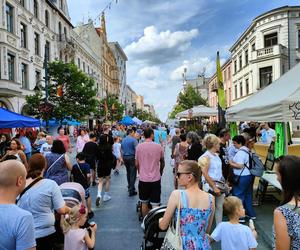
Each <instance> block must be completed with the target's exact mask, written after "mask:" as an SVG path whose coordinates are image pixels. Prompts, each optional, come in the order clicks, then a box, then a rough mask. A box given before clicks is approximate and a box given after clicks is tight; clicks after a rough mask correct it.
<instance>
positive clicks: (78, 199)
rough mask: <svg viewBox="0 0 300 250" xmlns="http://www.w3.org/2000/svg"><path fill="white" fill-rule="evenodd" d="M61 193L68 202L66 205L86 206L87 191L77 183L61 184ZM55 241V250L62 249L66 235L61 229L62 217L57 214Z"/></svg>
mask: <svg viewBox="0 0 300 250" xmlns="http://www.w3.org/2000/svg"><path fill="white" fill-rule="evenodd" d="M59 187H60V191H61V193H62V196H63V199H64V201H65V202H66V205H67V206H68V207H70V208H72V207H74V206H76V205H79V204H80V203H83V204H84V205H86V201H85V190H84V188H83V187H82V186H81V185H80V184H79V183H76V182H65V183H63V184H61V185H60V186H59ZM55 230H56V233H55V239H56V240H55V241H56V246H55V250H58V249H59V250H60V249H62V246H63V243H64V234H63V232H62V229H61V227H60V215H59V214H57V213H55Z"/></svg>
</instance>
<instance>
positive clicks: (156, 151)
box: [135, 128, 165, 217]
mask: <svg viewBox="0 0 300 250" xmlns="http://www.w3.org/2000/svg"><path fill="white" fill-rule="evenodd" d="M144 136H145V139H146V141H145V142H143V143H141V144H139V145H137V147H136V153H135V165H136V167H137V170H138V172H139V186H138V188H139V199H140V201H141V203H142V209H141V211H142V216H143V217H145V215H146V214H147V213H148V212H149V208H148V204H149V203H150V204H151V205H152V207H158V206H159V205H160V193H161V183H160V179H161V173H162V170H163V168H164V166H165V160H164V152H163V148H162V147H161V146H160V145H159V144H156V143H154V142H153V139H154V131H153V129H152V128H147V129H145V131H144Z"/></svg>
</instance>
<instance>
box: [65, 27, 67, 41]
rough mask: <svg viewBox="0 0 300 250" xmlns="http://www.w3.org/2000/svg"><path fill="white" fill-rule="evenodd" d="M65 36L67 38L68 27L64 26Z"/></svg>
mask: <svg viewBox="0 0 300 250" xmlns="http://www.w3.org/2000/svg"><path fill="white" fill-rule="evenodd" d="M64 38H65V39H67V28H66V27H64Z"/></svg>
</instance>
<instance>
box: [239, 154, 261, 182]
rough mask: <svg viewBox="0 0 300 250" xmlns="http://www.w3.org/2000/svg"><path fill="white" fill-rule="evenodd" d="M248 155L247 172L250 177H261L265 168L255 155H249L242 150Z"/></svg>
mask: <svg viewBox="0 0 300 250" xmlns="http://www.w3.org/2000/svg"><path fill="white" fill-rule="evenodd" d="M242 151H244V152H246V153H247V154H248V155H249V168H248V169H249V171H250V173H251V174H252V175H254V176H257V177H262V175H263V174H264V171H265V166H264V164H263V163H262V161H261V160H260V158H259V156H258V155H257V154H256V153H251V152H248V151H246V150H242Z"/></svg>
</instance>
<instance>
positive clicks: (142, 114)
mask: <svg viewBox="0 0 300 250" xmlns="http://www.w3.org/2000/svg"><path fill="white" fill-rule="evenodd" d="M133 116H135V117H137V118H139V119H140V120H142V121H146V120H149V121H153V122H156V123H161V120H160V119H159V118H157V117H156V116H153V115H152V114H151V113H150V112H148V111H146V110H142V109H136V110H135V111H134V112H133Z"/></svg>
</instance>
